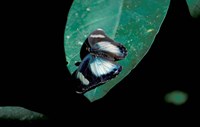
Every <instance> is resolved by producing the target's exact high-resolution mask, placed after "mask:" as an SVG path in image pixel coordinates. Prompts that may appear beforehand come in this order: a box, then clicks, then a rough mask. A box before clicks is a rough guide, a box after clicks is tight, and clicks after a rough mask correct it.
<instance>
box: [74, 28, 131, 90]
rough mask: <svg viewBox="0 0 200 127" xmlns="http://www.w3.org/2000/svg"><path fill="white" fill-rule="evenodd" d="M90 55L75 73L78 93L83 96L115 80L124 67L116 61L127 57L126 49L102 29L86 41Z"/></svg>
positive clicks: (94, 32) (93, 33)
mask: <svg viewBox="0 0 200 127" xmlns="http://www.w3.org/2000/svg"><path fill="white" fill-rule="evenodd" d="M84 44H85V45H86V50H87V51H88V54H87V55H86V56H85V57H84V58H83V60H82V62H81V63H80V65H79V67H78V69H77V70H76V73H75V78H76V79H77V80H78V81H79V85H78V86H77V90H76V93H79V94H83V93H85V92H87V91H89V90H91V89H94V88H96V87H97V86H99V85H102V84H104V83H105V82H107V81H108V80H111V79H113V78H115V77H116V76H117V75H118V74H119V73H120V72H121V71H122V66H121V65H119V64H117V63H116V61H118V60H121V59H124V58H125V57H126V56H127V50H126V48H125V47H124V46H123V45H122V44H120V43H118V42H115V41H114V40H112V39H111V38H109V37H108V36H107V35H106V34H105V32H104V31H103V30H102V29H97V30H95V31H93V32H92V33H91V34H90V35H89V36H88V38H87V39H86V40H85V42H84Z"/></svg>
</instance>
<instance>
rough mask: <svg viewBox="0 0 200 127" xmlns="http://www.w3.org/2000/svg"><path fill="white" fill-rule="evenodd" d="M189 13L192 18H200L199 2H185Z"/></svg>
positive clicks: (191, 0) (198, 0) (196, 0)
mask: <svg viewBox="0 0 200 127" xmlns="http://www.w3.org/2000/svg"><path fill="white" fill-rule="evenodd" d="M187 4H188V7H189V11H190V14H191V16H192V17H194V18H198V17H200V0H187Z"/></svg>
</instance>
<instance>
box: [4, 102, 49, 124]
mask: <svg viewBox="0 0 200 127" xmlns="http://www.w3.org/2000/svg"><path fill="white" fill-rule="evenodd" d="M1 119H5V120H20V121H33V120H43V119H46V117H45V116H44V115H43V114H41V113H38V112H34V111H31V110H28V109H25V108H22V107H16V106H5V107H0V120H1Z"/></svg>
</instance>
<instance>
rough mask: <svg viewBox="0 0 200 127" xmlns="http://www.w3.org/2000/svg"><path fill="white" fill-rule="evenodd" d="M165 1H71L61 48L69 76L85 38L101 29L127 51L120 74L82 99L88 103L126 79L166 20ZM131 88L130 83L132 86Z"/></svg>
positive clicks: (166, 2)
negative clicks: (63, 51) (87, 100)
mask: <svg viewBox="0 0 200 127" xmlns="http://www.w3.org/2000/svg"><path fill="white" fill-rule="evenodd" d="M169 2H170V1H169V0H84V2H83V1H82V0H74V2H73V4H72V6H71V9H70V11H69V14H68V21H67V25H66V29H65V34H64V39H65V41H64V44H65V53H66V59H67V61H68V65H67V67H68V69H69V71H70V73H71V74H72V73H73V72H74V71H75V70H76V69H77V66H75V63H76V62H78V61H79V62H80V61H81V59H80V49H81V46H82V44H83V42H84V41H85V39H86V38H87V36H88V35H89V34H90V33H91V32H93V31H94V30H96V29H97V28H102V29H103V30H104V31H105V33H106V34H107V35H108V36H109V37H110V38H112V39H114V40H115V41H117V42H120V43H122V44H123V45H124V46H125V47H126V48H127V50H128V56H127V57H126V58H125V59H123V60H120V61H119V62H118V63H119V64H120V65H122V66H123V70H122V72H121V73H120V74H119V75H118V76H117V77H116V78H114V79H112V80H110V81H108V82H107V83H105V84H104V85H101V86H99V87H97V88H95V89H93V90H91V91H88V92H86V93H85V94H84V95H85V96H86V97H87V98H88V99H89V100H90V101H91V102H92V101H95V100H98V99H100V98H102V97H103V96H104V95H106V93H107V92H108V91H109V90H110V89H111V88H113V87H114V86H115V85H116V84H117V83H119V82H120V81H121V80H122V79H123V78H124V77H125V76H127V75H128V74H129V73H130V72H131V70H132V69H133V68H135V67H136V65H137V64H138V63H139V62H140V61H141V59H142V58H143V57H144V55H145V54H146V53H147V51H148V50H149V48H150V46H151V45H152V43H153V41H154V38H155V36H156V34H157V33H158V31H159V29H160V26H161V24H162V22H163V20H164V18H165V16H166V13H167V10H168V6H169ZM133 84H134V83H133ZM124 85H125V84H124Z"/></svg>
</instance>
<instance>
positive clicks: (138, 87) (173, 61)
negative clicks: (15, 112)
mask: <svg viewBox="0 0 200 127" xmlns="http://www.w3.org/2000/svg"><path fill="white" fill-rule="evenodd" d="M70 2H71V3H72V1H67V0H62V1H52V2H50V1H48V2H40V1H33V2H30V1H29V2H27V3H26V2H21V3H20V2H19V1H16V2H13V1H12V3H10V2H7V3H5V4H3V5H5V6H6V8H5V9H3V17H2V21H3V23H1V31H2V32H1V33H2V37H1V44H2V46H1V48H2V50H1V51H2V53H1V55H2V57H1V73H2V74H1V89H0V105H2V106H7V105H13V106H22V107H25V108H28V109H30V110H33V111H38V112H40V113H44V114H45V115H47V116H48V117H49V118H50V119H51V120H49V121H56V122H57V121H59V123H62V122H61V121H64V122H63V123H68V122H72V120H77V121H79V120H82V119H83V120H85V122H84V124H88V123H89V121H93V120H97V122H98V120H101V121H111V118H116V119H117V120H119V121H121V119H124V118H129V119H131V121H132V122H136V123H137V120H144V121H146V120H147V119H149V118H154V119H155V121H156V119H157V118H161V119H163V120H164V121H165V122H166V121H168V120H169V118H170V119H171V118H172V119H174V120H177V118H189V117H191V116H194V114H197V113H198V111H197V110H198V107H199V104H197V103H198V100H199V98H198V96H199V92H198V91H199V89H198V84H200V83H199V79H198V77H197V76H198V73H199V66H198V65H199V61H198V59H197V58H199V57H198V55H199V54H198V51H199V50H198V49H199V47H198V46H197V45H198V43H199V37H198V35H199V33H198V32H197V30H199V29H198V28H197V25H199V22H198V21H199V19H193V18H192V17H191V16H190V14H189V10H188V7H187V4H186V2H185V1H184V0H180V1H177V0H172V1H171V4H170V7H169V10H168V13H167V16H166V18H165V20H164V22H163V24H162V26H161V29H160V32H159V33H158V35H157V36H156V39H155V41H154V43H153V45H152V47H151V48H150V50H149V52H148V53H147V55H146V56H145V57H144V58H143V59H142V61H141V62H140V63H139V64H138V65H137V67H136V68H135V69H134V70H132V72H131V73H130V74H129V75H128V76H127V77H126V78H124V80H123V81H122V82H120V83H119V84H118V85H116V86H115V87H114V88H113V89H112V90H111V91H110V92H109V93H108V94H107V95H106V96H105V97H104V98H102V99H100V100H98V101H96V102H94V103H90V102H89V101H88V100H87V99H86V98H85V97H83V96H80V95H76V94H75V93H74V87H73V83H72V82H73V81H71V77H70V74H69V71H68V70H67V68H66V64H67V63H66V62H65V61H66V60H65V54H64V47H63V46H64V44H63V38H64V37H63V34H64V29H65V25H66V21H67V14H68V10H69V8H70V6H71V3H70ZM69 3H70V4H69ZM197 33H198V35H197ZM70 82H71V83H70ZM173 90H182V91H184V92H186V93H188V95H189V99H188V101H187V102H186V103H185V104H183V105H181V106H174V105H172V104H167V103H166V102H165V101H164V96H165V95H166V94H167V93H168V92H171V91H173ZM101 115H102V116H101ZM129 115H130V116H131V117H129ZM165 117H167V118H168V119H165ZM117 120H116V121H117ZM86 121H87V122H86ZM116 121H113V122H116ZM131 121H128V120H127V121H126V122H131ZM155 121H152V122H155ZM99 122H100V121H99ZM78 123H80V124H81V122H75V123H74V124H78ZM138 123H139V122H138ZM141 124H142V123H141Z"/></svg>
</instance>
